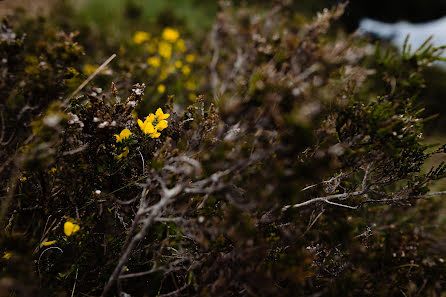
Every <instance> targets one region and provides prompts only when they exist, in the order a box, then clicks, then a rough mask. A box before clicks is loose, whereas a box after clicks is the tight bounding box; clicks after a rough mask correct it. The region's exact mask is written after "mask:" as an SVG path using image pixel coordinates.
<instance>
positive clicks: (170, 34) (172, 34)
mask: <svg viewBox="0 0 446 297" xmlns="http://www.w3.org/2000/svg"><path fill="white" fill-rule="evenodd" d="M161 37H162V38H163V39H164V40H167V41H169V42H175V41H176V40H177V39H178V37H180V33H179V32H178V31H177V30H175V29H173V28H165V29H164V30H163V33H162V34H161Z"/></svg>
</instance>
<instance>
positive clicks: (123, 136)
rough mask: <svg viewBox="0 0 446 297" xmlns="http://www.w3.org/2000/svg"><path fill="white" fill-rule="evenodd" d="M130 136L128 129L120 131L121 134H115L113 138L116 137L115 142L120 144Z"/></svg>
mask: <svg viewBox="0 0 446 297" xmlns="http://www.w3.org/2000/svg"><path fill="white" fill-rule="evenodd" d="M130 135H132V132H130V130H129V129H124V130H122V131H121V133H119V135H118V134H115V135H113V136H114V137H116V142H122V141H123V140H126V139H127V138H129V137H130Z"/></svg>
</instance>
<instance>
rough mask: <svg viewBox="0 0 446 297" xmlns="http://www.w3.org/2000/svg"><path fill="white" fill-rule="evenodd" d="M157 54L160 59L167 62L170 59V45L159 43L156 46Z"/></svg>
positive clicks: (163, 42)
mask: <svg viewBox="0 0 446 297" xmlns="http://www.w3.org/2000/svg"><path fill="white" fill-rule="evenodd" d="M158 53H159V55H160V56H161V57H163V58H165V59H167V60H169V59H170V57H172V45H171V44H170V43H167V42H165V41H161V42H160V43H159V44H158Z"/></svg>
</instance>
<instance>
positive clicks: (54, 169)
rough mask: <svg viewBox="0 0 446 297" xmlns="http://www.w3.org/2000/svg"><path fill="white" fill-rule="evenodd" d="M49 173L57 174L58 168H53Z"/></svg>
mask: <svg viewBox="0 0 446 297" xmlns="http://www.w3.org/2000/svg"><path fill="white" fill-rule="evenodd" d="M49 171H50V173H52V174H54V173H56V171H57V169H56V167H53V168H51V169H50V170H49Z"/></svg>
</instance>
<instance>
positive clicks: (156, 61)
mask: <svg viewBox="0 0 446 297" xmlns="http://www.w3.org/2000/svg"><path fill="white" fill-rule="evenodd" d="M147 64H149V65H150V66H152V67H154V68H158V67H160V66H161V60H160V58H159V57H150V58H148V59H147Z"/></svg>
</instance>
